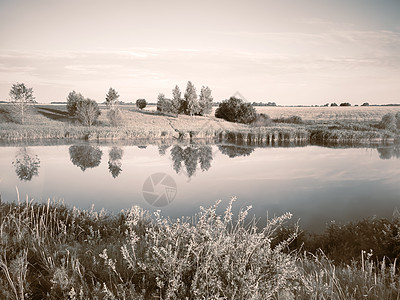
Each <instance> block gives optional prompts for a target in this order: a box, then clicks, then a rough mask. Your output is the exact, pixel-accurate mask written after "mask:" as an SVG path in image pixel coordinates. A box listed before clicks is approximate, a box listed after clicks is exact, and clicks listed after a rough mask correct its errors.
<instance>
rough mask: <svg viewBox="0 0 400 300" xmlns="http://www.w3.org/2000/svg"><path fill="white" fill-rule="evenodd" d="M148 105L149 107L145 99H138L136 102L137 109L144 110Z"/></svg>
mask: <svg viewBox="0 0 400 300" xmlns="http://www.w3.org/2000/svg"><path fill="white" fill-rule="evenodd" d="M146 105H147V102H146V100H145V99H137V100H136V107H137V108H139V109H143V108H145V107H146Z"/></svg>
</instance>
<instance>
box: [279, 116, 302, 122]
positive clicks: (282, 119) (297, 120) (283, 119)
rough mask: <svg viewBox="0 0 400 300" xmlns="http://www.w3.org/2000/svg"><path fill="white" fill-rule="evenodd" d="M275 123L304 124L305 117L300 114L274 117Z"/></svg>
mask: <svg viewBox="0 0 400 300" xmlns="http://www.w3.org/2000/svg"><path fill="white" fill-rule="evenodd" d="M274 122H275V123H289V124H303V119H302V118H301V117H299V116H291V117H288V118H283V117H281V118H278V119H274Z"/></svg>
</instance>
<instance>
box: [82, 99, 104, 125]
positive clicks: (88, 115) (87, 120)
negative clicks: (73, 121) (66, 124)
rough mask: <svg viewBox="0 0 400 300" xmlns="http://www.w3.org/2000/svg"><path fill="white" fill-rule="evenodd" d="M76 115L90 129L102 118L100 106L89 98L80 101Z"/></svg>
mask: <svg viewBox="0 0 400 300" xmlns="http://www.w3.org/2000/svg"><path fill="white" fill-rule="evenodd" d="M76 115H77V117H78V119H79V121H80V122H81V123H82V124H83V125H85V126H88V127H90V126H91V125H92V124H93V123H94V122H95V121H96V120H97V118H98V117H99V116H100V109H99V105H98V104H97V102H96V101H94V100H91V99H89V98H87V99H84V100H82V101H79V102H78V103H77V106H76Z"/></svg>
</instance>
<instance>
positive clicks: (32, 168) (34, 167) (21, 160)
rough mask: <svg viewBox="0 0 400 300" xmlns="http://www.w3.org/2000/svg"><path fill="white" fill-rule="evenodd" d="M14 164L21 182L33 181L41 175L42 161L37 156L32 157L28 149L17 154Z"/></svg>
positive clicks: (22, 149)
mask: <svg viewBox="0 0 400 300" xmlns="http://www.w3.org/2000/svg"><path fill="white" fill-rule="evenodd" d="M12 164H13V165H14V167H15V173H16V174H17V176H18V178H19V179H20V180H23V181H31V180H32V177H33V176H38V175H39V167H40V160H39V158H38V156H37V155H36V156H33V155H30V154H29V153H28V150H27V149H26V148H21V149H20V150H19V151H18V152H17V154H16V156H15V160H14V161H13V162H12Z"/></svg>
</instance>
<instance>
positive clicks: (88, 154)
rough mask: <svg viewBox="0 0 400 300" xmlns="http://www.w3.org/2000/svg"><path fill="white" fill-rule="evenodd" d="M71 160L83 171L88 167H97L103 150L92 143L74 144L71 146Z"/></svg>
mask: <svg viewBox="0 0 400 300" xmlns="http://www.w3.org/2000/svg"><path fill="white" fill-rule="evenodd" d="M69 155H70V158H71V162H72V163H73V164H74V165H75V166H77V167H79V168H80V169H81V170H82V171H85V170H86V169H87V168H95V167H97V166H98V165H100V162H101V156H102V155H103V152H102V151H101V150H100V149H99V148H98V147H94V146H90V145H72V146H71V147H69Z"/></svg>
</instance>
